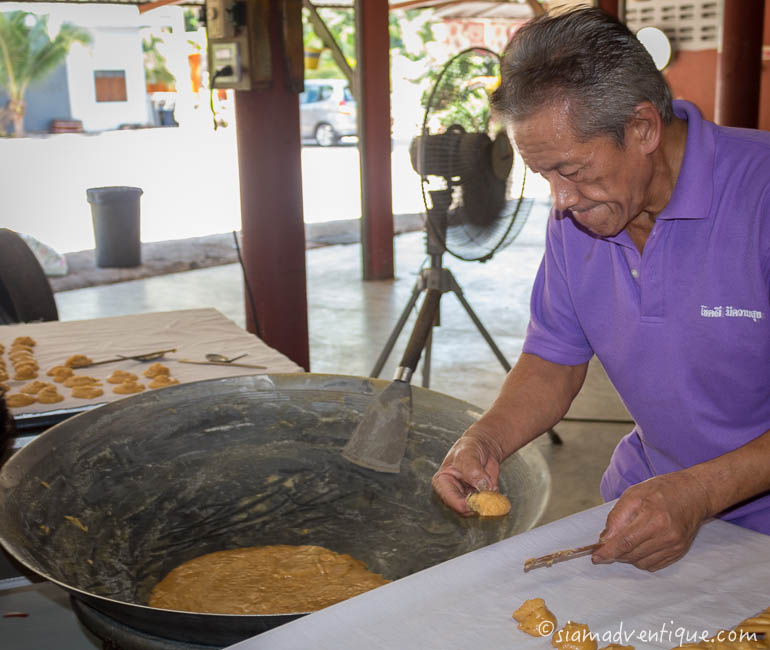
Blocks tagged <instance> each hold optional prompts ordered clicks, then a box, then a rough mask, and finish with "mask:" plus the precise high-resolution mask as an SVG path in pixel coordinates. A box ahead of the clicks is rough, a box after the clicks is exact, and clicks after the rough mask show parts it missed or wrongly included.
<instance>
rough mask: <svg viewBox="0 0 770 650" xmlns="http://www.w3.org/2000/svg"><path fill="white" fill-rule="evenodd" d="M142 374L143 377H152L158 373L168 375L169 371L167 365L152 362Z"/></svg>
mask: <svg viewBox="0 0 770 650" xmlns="http://www.w3.org/2000/svg"><path fill="white" fill-rule="evenodd" d="M142 374H144V376H145V377H147V378H149V379H152V378H153V377H157V376H158V375H169V374H171V371H170V370H169V369H168V367H167V366H164V365H163V364H162V363H153V364H151V365H150V367H149V368H147V370H145V371H144V373H142Z"/></svg>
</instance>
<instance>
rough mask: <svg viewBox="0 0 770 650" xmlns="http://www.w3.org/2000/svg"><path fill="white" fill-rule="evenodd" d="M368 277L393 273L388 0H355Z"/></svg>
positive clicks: (363, 236) (363, 241)
mask: <svg viewBox="0 0 770 650" xmlns="http://www.w3.org/2000/svg"><path fill="white" fill-rule="evenodd" d="M355 11H356V36H357V57H358V59H357V62H356V75H357V79H358V98H357V99H358V134H359V152H360V159H361V249H362V253H363V267H364V268H363V271H364V280H385V279H387V278H392V277H393V200H392V197H391V169H390V32H389V29H388V12H389V6H388V0H355Z"/></svg>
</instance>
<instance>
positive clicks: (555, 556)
mask: <svg viewBox="0 0 770 650" xmlns="http://www.w3.org/2000/svg"><path fill="white" fill-rule="evenodd" d="M600 546H601V543H599V544H591V545H590V546H581V547H580V548H568V549H566V550H564V551H556V552H555V553H550V554H548V555H543V556H542V557H531V558H529V559H528V560H527V561H526V562H524V571H525V572H527V571H529V570H530V569H536V568H538V567H541V566H551V565H552V564H553V563H554V562H560V561H562V560H568V559H570V558H573V557H577V556H579V555H582V554H584V553H588V552H593V551H595V550H596V549H597V548H599V547H600Z"/></svg>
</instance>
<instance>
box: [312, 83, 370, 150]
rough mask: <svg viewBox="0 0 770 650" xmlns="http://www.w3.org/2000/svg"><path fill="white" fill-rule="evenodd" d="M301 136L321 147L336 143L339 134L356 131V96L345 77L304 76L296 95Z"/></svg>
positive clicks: (341, 136) (339, 136) (349, 133)
mask: <svg viewBox="0 0 770 650" xmlns="http://www.w3.org/2000/svg"><path fill="white" fill-rule="evenodd" d="M299 121H300V131H301V136H302V138H308V139H310V138H313V139H315V141H316V142H317V143H318V145H319V146H321V147H329V146H331V145H335V144H339V141H340V138H343V137H345V136H351V135H358V124H357V118H356V100H355V98H354V97H353V93H351V92H350V87H349V86H348V82H347V80H346V79H305V91H304V92H303V93H301V94H300V96H299Z"/></svg>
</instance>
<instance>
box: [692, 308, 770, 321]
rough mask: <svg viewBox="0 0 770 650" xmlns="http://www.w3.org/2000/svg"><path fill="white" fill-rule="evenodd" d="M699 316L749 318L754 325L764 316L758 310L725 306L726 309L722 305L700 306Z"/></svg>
mask: <svg viewBox="0 0 770 650" xmlns="http://www.w3.org/2000/svg"><path fill="white" fill-rule="evenodd" d="M700 315H701V317H702V318H723V317H727V318H750V319H751V320H753V321H754V322H755V323H756V322H757V321H758V320H761V319H762V318H764V315H763V314H762V312H761V311H759V310H758V309H740V308H738V307H733V306H732V305H727V306H726V307H723V306H722V305H718V306H716V307H707V306H706V305H701V306H700Z"/></svg>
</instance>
